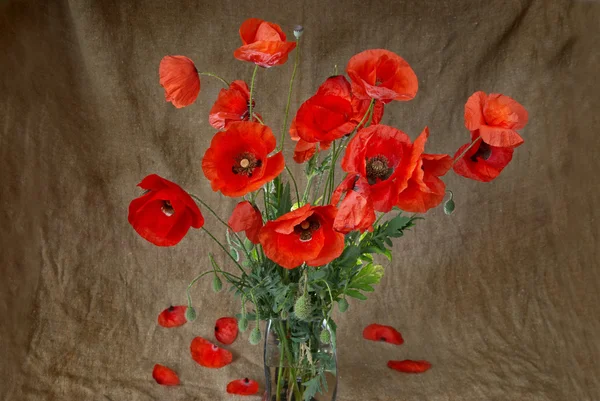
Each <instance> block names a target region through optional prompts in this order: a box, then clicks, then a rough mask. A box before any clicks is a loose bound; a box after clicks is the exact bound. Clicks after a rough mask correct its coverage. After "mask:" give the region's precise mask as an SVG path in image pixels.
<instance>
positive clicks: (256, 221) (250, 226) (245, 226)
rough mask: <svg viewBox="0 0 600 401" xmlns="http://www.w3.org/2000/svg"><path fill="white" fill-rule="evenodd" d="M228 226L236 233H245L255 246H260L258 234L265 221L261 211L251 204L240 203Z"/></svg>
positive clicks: (246, 202)
mask: <svg viewBox="0 0 600 401" xmlns="http://www.w3.org/2000/svg"><path fill="white" fill-rule="evenodd" d="M228 224H229V226H230V227H231V229H232V230H233V231H235V232H236V233H238V232H240V231H245V232H246V237H248V239H249V240H250V241H251V242H252V243H253V244H258V232H259V231H260V229H261V228H262V226H263V220H262V215H261V214H260V210H258V209H257V208H256V207H254V206H252V204H251V203H250V202H248V201H243V202H240V203H238V204H237V205H236V207H235V209H233V213H231V217H230V218H229V222H228Z"/></svg>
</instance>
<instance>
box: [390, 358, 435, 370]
mask: <svg viewBox="0 0 600 401" xmlns="http://www.w3.org/2000/svg"><path fill="white" fill-rule="evenodd" d="M387 365H388V368H391V369H394V370H397V371H399V372H403V373H423V372H426V371H428V370H429V369H430V368H431V363H429V362H427V361H411V360H410V359H405V360H403V361H389V362H388V363H387Z"/></svg>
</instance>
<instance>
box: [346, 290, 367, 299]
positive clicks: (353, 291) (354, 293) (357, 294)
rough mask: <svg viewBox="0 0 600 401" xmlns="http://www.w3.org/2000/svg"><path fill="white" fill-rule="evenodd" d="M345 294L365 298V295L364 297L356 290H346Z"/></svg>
mask: <svg viewBox="0 0 600 401" xmlns="http://www.w3.org/2000/svg"><path fill="white" fill-rule="evenodd" d="M345 294H346V295H348V296H349V297H352V298H356V299H360V300H361V301H366V300H367V297H365V296H364V295H363V294H361V293H360V292H358V291H356V290H346V291H345Z"/></svg>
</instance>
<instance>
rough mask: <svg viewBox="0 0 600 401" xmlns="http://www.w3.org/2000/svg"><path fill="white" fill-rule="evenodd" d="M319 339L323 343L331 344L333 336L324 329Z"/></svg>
mask: <svg viewBox="0 0 600 401" xmlns="http://www.w3.org/2000/svg"><path fill="white" fill-rule="evenodd" d="M319 339H320V340H321V343H323V344H329V343H330V342H331V334H330V333H329V331H328V330H327V329H323V331H321V335H320V336H319Z"/></svg>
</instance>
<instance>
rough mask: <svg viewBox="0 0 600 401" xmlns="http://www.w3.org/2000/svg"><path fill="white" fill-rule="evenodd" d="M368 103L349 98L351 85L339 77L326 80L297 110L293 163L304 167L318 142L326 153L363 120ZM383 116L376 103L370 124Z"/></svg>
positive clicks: (378, 103)
mask: <svg viewBox="0 0 600 401" xmlns="http://www.w3.org/2000/svg"><path fill="white" fill-rule="evenodd" d="M369 103H370V101H369V100H360V99H356V98H354V97H353V96H352V92H351V90H350V84H349V83H348V81H347V80H346V78H345V77H344V76H342V75H337V76H333V77H330V78H328V79H327V80H326V81H325V82H324V83H323V84H322V85H321V86H320V87H319V90H318V91H317V94H316V95H314V96H313V97H311V98H309V99H308V100H307V101H305V102H304V103H303V104H302V105H301V106H300V109H298V112H297V113H296V116H295V117H294V120H293V121H292V125H291V126H290V136H291V137H292V139H293V140H296V141H299V142H298V144H297V145H296V149H295V151H294V160H295V161H296V162H298V163H303V162H305V161H307V160H308V159H310V158H311V157H312V156H313V155H314V153H315V151H316V144H317V142H320V149H321V150H326V149H328V148H329V146H330V145H331V142H332V141H334V140H336V139H339V138H341V137H343V136H345V135H348V134H350V133H351V132H352V131H353V130H354V129H355V128H356V126H357V125H358V123H359V122H361V121H362V120H363V117H364V116H365V114H366V113H367V111H368V109H369ZM382 115H383V103H381V102H377V104H376V107H375V108H374V112H373V117H372V123H373V124H377V123H378V122H379V121H380V120H381V117H382Z"/></svg>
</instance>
